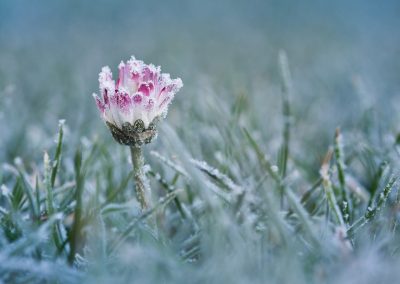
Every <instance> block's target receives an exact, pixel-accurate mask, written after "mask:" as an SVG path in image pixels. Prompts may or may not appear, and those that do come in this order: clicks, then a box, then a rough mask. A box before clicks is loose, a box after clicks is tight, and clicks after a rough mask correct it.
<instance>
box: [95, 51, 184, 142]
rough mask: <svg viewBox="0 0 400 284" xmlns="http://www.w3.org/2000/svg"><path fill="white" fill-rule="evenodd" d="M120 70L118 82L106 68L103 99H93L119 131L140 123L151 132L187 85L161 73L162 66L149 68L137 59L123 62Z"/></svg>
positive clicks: (109, 123) (101, 77)
mask: <svg viewBox="0 0 400 284" xmlns="http://www.w3.org/2000/svg"><path fill="white" fill-rule="evenodd" d="M118 70H119V75H118V80H117V81H116V82H115V81H114V80H113V78H112V73H111V70H110V68H109V67H108V66H105V67H103V68H102V70H101V72H100V74H99V84H100V97H99V96H98V95H96V94H93V96H94V98H95V100H96V104H97V107H98V109H99V110H100V112H101V115H102V118H103V120H104V121H105V122H106V123H107V125H108V126H109V127H110V125H112V126H114V127H116V128H117V129H119V130H123V128H124V126H126V125H127V123H129V125H132V126H133V125H135V123H136V124H137V123H138V122H139V124H140V125H143V127H144V129H147V128H148V127H149V126H151V123H152V122H153V121H154V120H155V119H156V118H164V117H165V116H166V114H167V110H168V105H169V104H170V102H171V101H172V99H173V98H174V95H175V94H176V93H177V92H178V91H179V89H180V88H181V87H182V86H183V84H182V80H181V79H180V78H177V79H171V78H170V75H169V74H167V73H161V68H160V66H158V67H156V66H154V65H153V64H149V65H147V64H145V63H144V62H143V61H141V60H137V59H135V57H134V56H132V57H131V59H129V60H128V61H127V62H126V63H124V62H123V61H121V63H120V64H119V66H118ZM142 122H143V123H142ZM119 142H120V141H119Z"/></svg>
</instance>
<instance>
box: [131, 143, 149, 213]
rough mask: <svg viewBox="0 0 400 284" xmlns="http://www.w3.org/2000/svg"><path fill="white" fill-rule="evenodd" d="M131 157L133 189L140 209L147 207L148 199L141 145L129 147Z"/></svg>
mask: <svg viewBox="0 0 400 284" xmlns="http://www.w3.org/2000/svg"><path fill="white" fill-rule="evenodd" d="M130 148H131V158H132V165H133V178H134V179H135V191H136V197H137V200H138V201H139V203H140V206H141V208H142V210H145V209H147V208H148V207H149V204H148V200H147V198H146V186H147V183H146V176H145V174H144V171H143V166H144V159H143V153H142V147H134V146H132V147H130Z"/></svg>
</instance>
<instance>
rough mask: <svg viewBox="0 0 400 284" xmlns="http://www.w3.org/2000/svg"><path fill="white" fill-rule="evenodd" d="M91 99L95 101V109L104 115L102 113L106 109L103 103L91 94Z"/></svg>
mask: <svg viewBox="0 0 400 284" xmlns="http://www.w3.org/2000/svg"><path fill="white" fill-rule="evenodd" d="M93 98H94V99H95V101H96V105H97V108H98V109H99V111H100V112H101V113H104V111H105V109H106V108H105V105H104V103H103V102H102V101H101V100H100V98H99V97H98V96H97V95H96V94H93Z"/></svg>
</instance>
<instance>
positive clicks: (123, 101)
mask: <svg viewBox="0 0 400 284" xmlns="http://www.w3.org/2000/svg"><path fill="white" fill-rule="evenodd" d="M131 103H132V101H131V98H130V97H129V95H128V94H126V93H122V94H121V93H118V94H117V106H118V107H119V109H120V110H122V111H124V112H127V111H129V108H130V106H131Z"/></svg>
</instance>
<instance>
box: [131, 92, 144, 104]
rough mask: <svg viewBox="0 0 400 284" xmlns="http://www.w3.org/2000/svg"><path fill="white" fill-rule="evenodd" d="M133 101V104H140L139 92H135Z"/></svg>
mask: <svg viewBox="0 0 400 284" xmlns="http://www.w3.org/2000/svg"><path fill="white" fill-rule="evenodd" d="M133 102H134V103H135V104H140V103H141V102H142V96H141V95H139V94H136V95H134V96H133Z"/></svg>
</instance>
